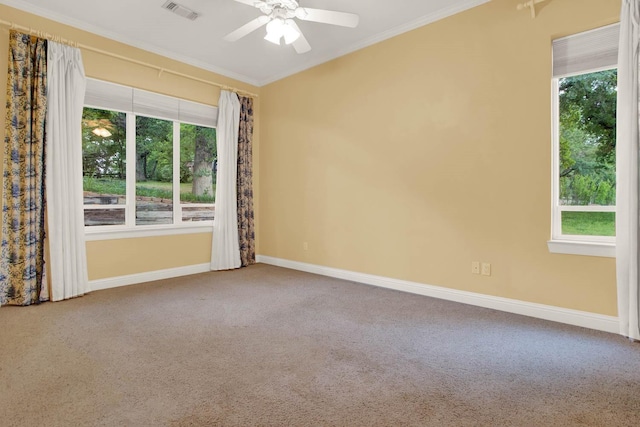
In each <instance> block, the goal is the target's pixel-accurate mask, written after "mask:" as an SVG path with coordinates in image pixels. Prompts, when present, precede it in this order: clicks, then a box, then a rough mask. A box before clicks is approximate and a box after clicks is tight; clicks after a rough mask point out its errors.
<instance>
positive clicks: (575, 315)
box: [256, 255, 620, 334]
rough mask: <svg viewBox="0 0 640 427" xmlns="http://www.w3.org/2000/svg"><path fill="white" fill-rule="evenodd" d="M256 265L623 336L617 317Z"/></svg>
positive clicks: (300, 266) (349, 274) (286, 263)
mask: <svg viewBox="0 0 640 427" xmlns="http://www.w3.org/2000/svg"><path fill="white" fill-rule="evenodd" d="M256 261H257V262H261V263H263V264H270V265H275V266H278V267H284V268H290V269H292V270H299V271H305V272H307V273H314V274H320V275H322V276H328V277H334V278H337V279H343V280H350V281H353V282H359V283H364V284H367V285H373V286H379V287H382V288H388V289H395V290H398V291H403V292H409V293H412V294H418V295H424V296H428V297H433V298H439V299H444V300H448V301H455V302H460V303H463V304H471V305H475V306H478V307H484V308H490V309H494V310H500V311H506V312H508V313H514V314H520V315H523V316H530V317H536V318H539V319H545V320H551V321H554V322H559V323H566V324H569V325H574V326H581V327H583V328H589V329H595V330H598V331H604V332H611V333H615V334H618V333H620V326H619V322H618V318H617V317H613V316H605V315H602V314H595V313H589V312H586V311H579V310H571V309H568V308H561V307H555V306H550V305H544V304H537V303H532V302H526V301H519V300H514V299H509V298H502V297H495V296H491V295H484V294H479V293H474V292H467V291H460V290H457V289H449V288H443V287H440V286H433V285H426V284H422V283H416V282H409V281H406V280H398V279H392V278H389V277H382V276H374V275H371V274H365V273H357V272H354V271H348V270H340V269H337V268H331V267H324V266H320V265H314V264H307V263H303V262H298V261H290V260H286V259H281V258H274V257H269V256H264V255H258V256H257V257H256Z"/></svg>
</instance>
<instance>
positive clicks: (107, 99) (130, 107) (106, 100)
mask: <svg viewBox="0 0 640 427" xmlns="http://www.w3.org/2000/svg"><path fill="white" fill-rule="evenodd" d="M84 103H85V105H86V106H88V107H93V108H100V109H104V110H115V111H122V112H126V113H135V114H140V115H142V116H149V117H156V118H159V119H165V120H176V121H180V122H184V123H190V124H194V125H199V126H206V127H215V126H216V125H217V122H218V108H217V107H212V106H210V105H205V104H200V103H197V102H192V101H186V100H184V99H179V98H174V97H172V96H167V95H161V94H159V93H154V92H149V91H146V90H141V89H135V88H131V87H127V86H122V85H119V84H115V83H109V82H105V81H102V80H96V79H87V90H86V92H85V97H84Z"/></svg>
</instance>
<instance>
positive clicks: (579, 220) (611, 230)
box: [562, 212, 616, 236]
mask: <svg viewBox="0 0 640 427" xmlns="http://www.w3.org/2000/svg"><path fill="white" fill-rule="evenodd" d="M562 234H574V235H579V236H615V235H616V213H615V212H562Z"/></svg>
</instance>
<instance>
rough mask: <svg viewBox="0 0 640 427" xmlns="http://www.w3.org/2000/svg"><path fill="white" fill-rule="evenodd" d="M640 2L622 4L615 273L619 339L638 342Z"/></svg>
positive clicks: (639, 295)
mask: <svg viewBox="0 0 640 427" xmlns="http://www.w3.org/2000/svg"><path fill="white" fill-rule="evenodd" d="M639 21H640V0H623V1H622V12H621V14H620V46H619V51H618V52H619V53H618V112H617V115H618V117H617V141H616V171H617V176H616V180H617V181H616V187H617V193H616V205H617V209H616V236H617V237H616V272H617V279H618V317H619V318H620V333H621V334H622V335H624V336H627V337H629V338H633V339H636V340H640V318H639V317H638V305H639V302H638V298H639V297H640V294H639V292H638V287H639V286H638V278H639V277H638V240H639V239H640V234H639V233H638V232H639V230H638V221H639V216H638V215H639V213H640V212H638V191H639V188H638V179H639V178H640V176H639V175H638V161H639V154H640V135H639V132H638V102H639V101H640V98H639V97H638V94H639V93H638V78H639V75H638V66H639V65H640V64H639V62H638V59H639V57H638V48H639V46H640V43H639V41H640V40H639V37H640V33H639V28H638V23H639Z"/></svg>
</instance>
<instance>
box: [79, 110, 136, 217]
mask: <svg viewBox="0 0 640 427" xmlns="http://www.w3.org/2000/svg"><path fill="white" fill-rule="evenodd" d="M126 123H127V122H126V114H124V113H118V112H115V111H108V110H98V109H95V108H85V109H84V111H83V115H82V169H83V189H84V204H85V205H113V204H118V205H124V204H125V202H126V198H125V194H126V184H125V180H126V169H127V168H126V163H127V162H126V155H127V150H126V145H127V142H126V137H127V132H126V131H127V126H126Z"/></svg>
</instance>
